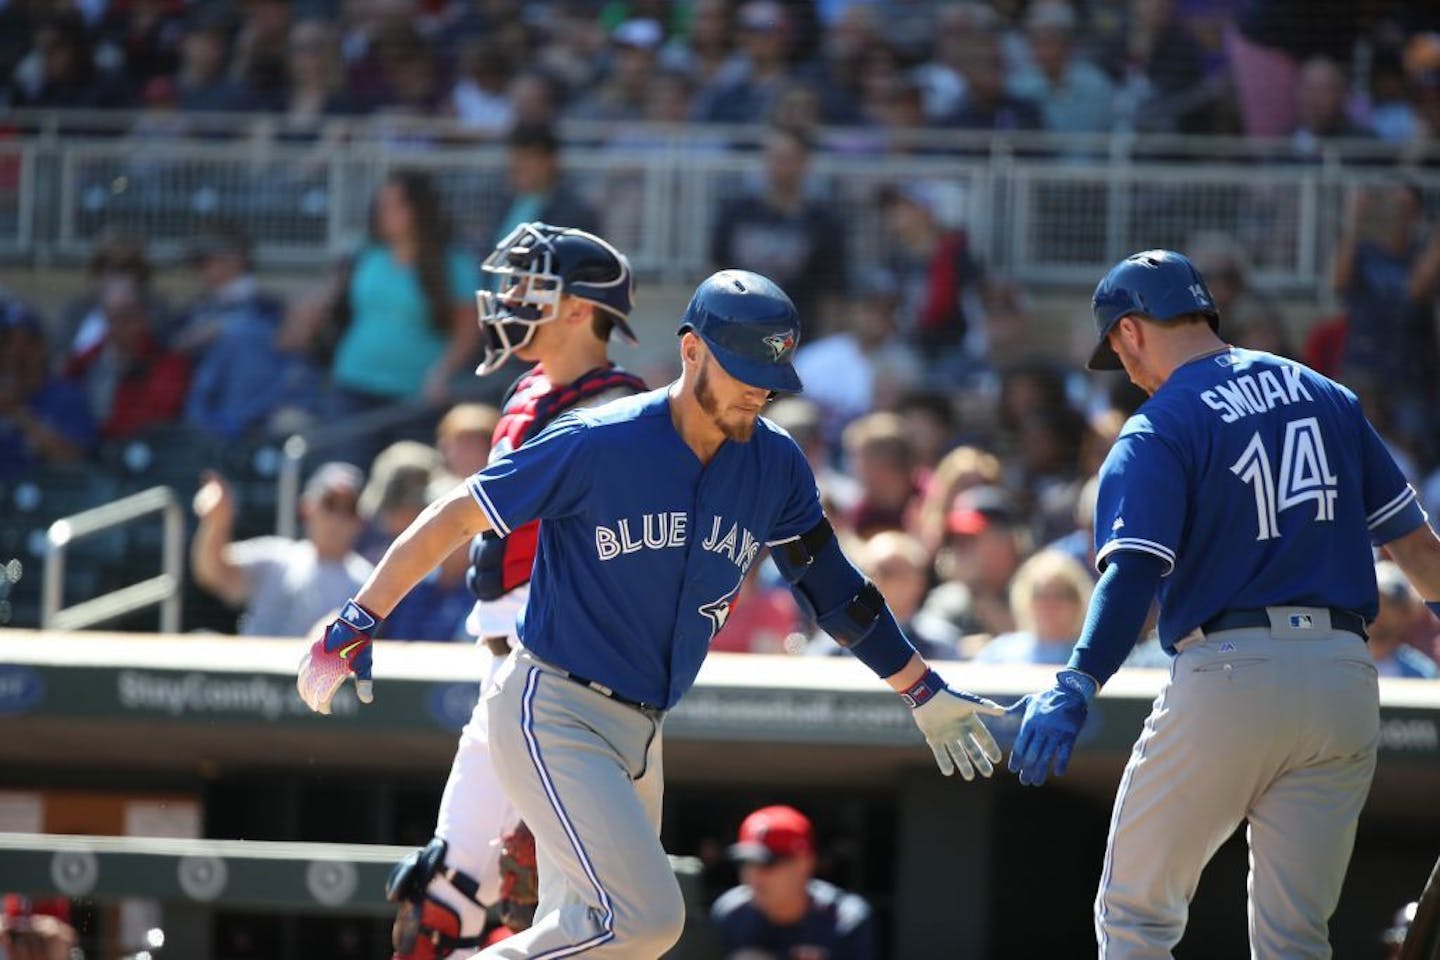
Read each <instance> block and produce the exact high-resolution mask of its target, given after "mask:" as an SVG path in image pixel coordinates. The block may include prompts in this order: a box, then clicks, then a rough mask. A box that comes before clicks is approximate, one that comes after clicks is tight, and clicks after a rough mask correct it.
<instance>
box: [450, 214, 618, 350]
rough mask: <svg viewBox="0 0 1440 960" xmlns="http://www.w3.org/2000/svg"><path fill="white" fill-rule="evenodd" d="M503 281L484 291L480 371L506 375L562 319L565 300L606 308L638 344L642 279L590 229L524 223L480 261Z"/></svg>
mask: <svg viewBox="0 0 1440 960" xmlns="http://www.w3.org/2000/svg"><path fill="white" fill-rule="evenodd" d="M480 268H481V269H482V270H483V271H485V273H487V274H490V275H491V276H493V277H495V278H496V280H495V283H494V286H495V290H494V291H493V292H492V291H491V290H479V291H477V292H476V294H475V297H476V300H477V302H478V304H479V309H480V332H481V333H482V334H483V337H482V340H483V343H484V346H485V357H484V359H483V360H482V361H481V363H480V366H478V367H476V368H475V372H476V373H477V374H479V375H481V376H484V375H486V374H488V373H493V372H494V371H496V370H498V369H499V368H500V366H501V365H502V364H504V363H505V361H506V360H508V359H510V355H511V354H513V353H514V352H515V351H516V350H519V349H521V348H522V347H524V346H525V345H527V344H528V343H529V342H530V341H531V339H533V338H534V336H535V330H536V328H537V327H539V325H540V324H542V323H548V322H549V321H551V320H553V319H555V316H556V313H557V311H558V309H559V305H560V298H561V297H562V296H567V295H568V296H572V297H579V298H580V299H582V300H585V301H586V302H588V303H592V304H594V305H595V306H596V307H599V308H600V309H601V310H604V311H605V312H606V313H607V314H608V315H609V317H610V319H611V320H612V321H613V324H614V328H615V329H617V330H619V331H620V335H621V336H623V337H624V338H625V339H627V340H629V341H630V342H631V343H634V342H635V334H634V332H633V331H632V330H631V329H630V324H629V322H628V321H629V317H630V309H631V306H632V304H633V301H634V294H635V278H634V275H633V274H632V273H631V271H630V263H629V261H628V260H626V259H625V255H624V254H622V253H620V251H618V250H616V249H615V248H614V247H612V246H611V245H610V244H608V243H606V242H605V241H604V240H601V239H600V238H599V237H597V236H595V235H594V234H591V233H586V232H585V231H583V230H575V229H572V228H568V227H554V226H551V225H549V224H547V223H539V222H535V223H522V224H520V226H518V227H516V228H515V229H514V230H512V231H511V232H510V235H509V236H507V237H506V238H505V239H504V240H501V241H500V242H499V243H498V244H496V246H495V249H494V251H492V252H491V254H490V256H488V257H486V258H485V260H484V261H483V262H482V263H481V264H480Z"/></svg>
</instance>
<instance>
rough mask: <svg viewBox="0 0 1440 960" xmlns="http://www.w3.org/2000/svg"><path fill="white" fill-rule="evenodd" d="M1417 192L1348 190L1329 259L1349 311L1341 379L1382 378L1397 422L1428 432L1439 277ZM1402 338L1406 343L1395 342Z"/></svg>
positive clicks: (1436, 246)
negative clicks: (1423, 236)
mask: <svg viewBox="0 0 1440 960" xmlns="http://www.w3.org/2000/svg"><path fill="white" fill-rule="evenodd" d="M1421 218H1422V209H1421V196H1420V192H1419V190H1418V189H1416V188H1415V187H1414V186H1413V185H1411V184H1409V183H1392V184H1388V185H1385V186H1381V187H1378V188H1372V187H1364V186H1361V187H1356V188H1355V189H1353V190H1352V192H1351V194H1350V197H1349V201H1348V205H1347V208H1346V214H1345V223H1344V227H1343V229H1342V232H1341V235H1340V240H1339V243H1337V244H1336V247H1335V253H1334V256H1333V259H1332V261H1331V267H1330V285H1331V288H1332V289H1333V290H1334V291H1335V293H1336V294H1337V295H1339V296H1340V297H1342V298H1344V301H1345V307H1346V313H1347V314H1348V317H1349V320H1348V328H1347V332H1346V336H1345V352H1344V361H1343V364H1342V379H1343V380H1344V381H1345V382H1346V383H1349V384H1351V385H1352V386H1354V385H1355V383H1357V382H1359V383H1362V385H1363V384H1370V385H1378V384H1384V386H1385V389H1386V392H1387V393H1388V394H1389V399H1390V401H1391V403H1392V404H1393V408H1394V413H1395V418H1396V426H1397V427H1398V428H1399V431H1400V432H1401V433H1402V434H1404V435H1407V436H1411V437H1418V436H1422V435H1423V434H1425V433H1426V431H1427V430H1428V428H1429V425H1430V423H1431V422H1433V420H1432V418H1433V412H1432V409H1431V406H1432V400H1433V397H1434V377H1433V370H1434V367H1435V363H1436V361H1437V357H1440V353H1437V345H1436V335H1435V330H1434V324H1433V322H1432V318H1431V313H1432V303H1431V300H1432V298H1433V297H1434V296H1435V292H1436V288H1437V285H1440V231H1433V232H1432V234H1431V238H1430V241H1429V243H1428V245H1422V244H1421V243H1420V241H1419V240H1418V239H1417V237H1418V235H1419V230H1420V227H1421V222H1422V220H1421ZM1397 344H1404V345H1405V349H1400V350H1397V349H1395V347H1396V345H1397Z"/></svg>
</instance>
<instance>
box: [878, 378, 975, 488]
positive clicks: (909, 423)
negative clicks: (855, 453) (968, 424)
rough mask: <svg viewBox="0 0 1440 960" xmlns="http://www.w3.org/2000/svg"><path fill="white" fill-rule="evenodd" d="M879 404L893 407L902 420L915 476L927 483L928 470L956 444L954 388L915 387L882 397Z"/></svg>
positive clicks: (928, 479)
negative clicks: (916, 473) (911, 454)
mask: <svg viewBox="0 0 1440 960" xmlns="http://www.w3.org/2000/svg"><path fill="white" fill-rule="evenodd" d="M881 407H882V409H886V410H894V411H895V412H896V413H897V414H899V416H900V419H901V420H903V421H905V432H906V433H908V434H909V435H910V445H911V446H912V447H914V448H915V466H916V469H917V471H918V472H919V476H918V479H919V481H920V483H921V484H922V486H928V485H929V483H930V475H931V472H932V471H933V470H934V469H935V467H936V466H937V465H938V464H939V463H940V461H941V459H943V458H944V456H945V454H947V453H949V452H950V450H951V448H952V447H954V446H955V443H956V429H957V426H958V421H957V419H956V413H955V401H954V391H952V390H945V389H928V388H922V387H917V388H915V389H912V390H907V391H905V392H904V393H901V394H899V395H898V396H895V397H893V398H892V397H888V396H887V397H885V399H884V401H883V402H882V404H881Z"/></svg>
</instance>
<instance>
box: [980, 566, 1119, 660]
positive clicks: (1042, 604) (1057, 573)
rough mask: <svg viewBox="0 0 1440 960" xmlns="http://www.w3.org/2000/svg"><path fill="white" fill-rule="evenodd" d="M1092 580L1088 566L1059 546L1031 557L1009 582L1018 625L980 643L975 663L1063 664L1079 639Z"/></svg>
mask: <svg viewBox="0 0 1440 960" xmlns="http://www.w3.org/2000/svg"><path fill="white" fill-rule="evenodd" d="M1091 583H1092V581H1091V579H1090V575H1089V574H1088V573H1086V572H1085V568H1084V567H1082V566H1081V565H1080V564H1079V563H1078V562H1077V561H1076V560H1075V559H1074V558H1073V557H1069V556H1066V555H1065V554H1063V553H1060V552H1058V551H1054V550H1041V551H1040V552H1039V553H1037V554H1035V555H1034V556H1033V557H1031V558H1030V559H1029V560H1026V561H1025V562H1024V563H1023V564H1021V566H1020V569H1019V570H1017V571H1016V572H1015V581H1014V582H1013V583H1012V584H1011V585H1010V609H1011V611H1012V612H1013V613H1014V614H1015V625H1016V629H1015V630H1014V631H1013V632H1011V633H1002V634H1000V635H999V636H998V637H995V638H994V639H993V640H991V641H990V642H989V643H987V644H985V646H983V647H981V648H980V651H979V652H978V653H976V654H975V660H976V662H979V663H1039V664H1045V665H1047V666H1058V665H1063V664H1064V663H1065V662H1066V661H1067V660H1068V659H1069V657H1070V650H1071V648H1073V647H1074V646H1075V641H1076V640H1078V639H1079V638H1080V628H1081V627H1082V626H1083V625H1084V623H1085V611H1086V610H1087V609H1088V607H1089V604H1090V592H1091Z"/></svg>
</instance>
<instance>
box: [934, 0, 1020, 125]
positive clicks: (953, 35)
mask: <svg viewBox="0 0 1440 960" xmlns="http://www.w3.org/2000/svg"><path fill="white" fill-rule="evenodd" d="M998 22H999V21H998V18H997V17H996V15H995V9H994V8H993V7H991V6H989V5H988V4H982V3H969V2H947V3H943V4H941V5H939V6H938V7H936V8H935V26H934V42H935V46H934V49H933V51H932V52H933V56H932V57H931V59H930V60H928V61H927V62H925V63H923V64H921V65H920V66H919V67H917V68H915V70H914V71H913V75H914V77H915V79H916V80H917V82H919V84H920V86H921V89H922V90H923V91H924V94H925V115H926V116H927V117H929V118H930V119H931V121H933V122H935V123H936V124H939V123H942V122H944V121H945V119H946V118H948V117H951V116H953V115H954V113H955V111H956V110H958V109H959V107H960V104H961V103H962V102H963V101H964V99H965V87H966V82H965V75H966V72H967V62H966V61H967V59H968V57H969V55H970V54H971V53H972V52H974V51H975V50H976V38H977V37H978V36H981V35H986V34H991V33H993V32H994V30H995V29H996V27H997V25H998Z"/></svg>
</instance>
